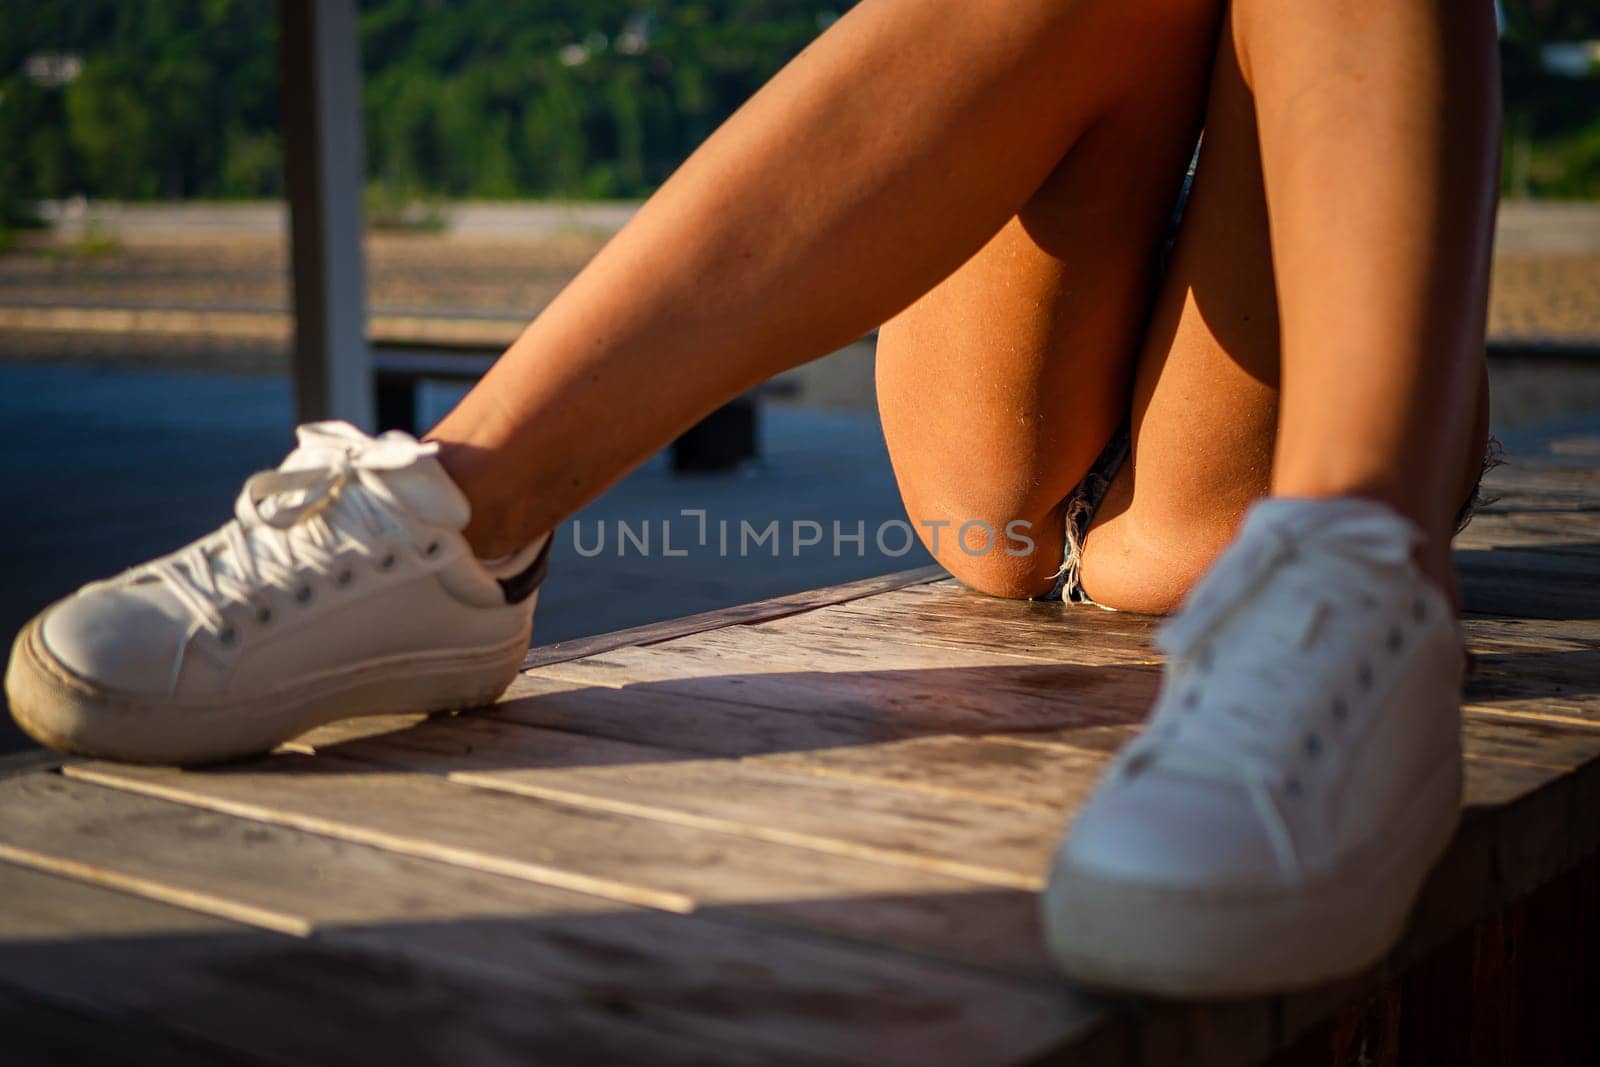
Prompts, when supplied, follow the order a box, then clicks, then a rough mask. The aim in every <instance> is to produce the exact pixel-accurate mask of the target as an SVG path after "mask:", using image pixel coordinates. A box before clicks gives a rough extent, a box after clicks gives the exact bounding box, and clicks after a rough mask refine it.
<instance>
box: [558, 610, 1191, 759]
mask: <svg viewBox="0 0 1600 1067" xmlns="http://www.w3.org/2000/svg"><path fill="white" fill-rule="evenodd" d="M768 642H771V644H772V646H777V645H778V644H779V643H778V642H775V641H772V639H771V638H769V637H766V636H764V635H762V634H759V633H754V632H749V631H741V632H737V633H718V634H700V635H696V636H695V637H692V638H685V639H683V640H682V641H675V642H672V643H670V644H667V645H657V646H652V647H649V648H629V649H618V650H616V651H614V652H609V653H605V654H604V655H600V656H594V657H591V658H589V659H585V660H578V661H573V662H569V663H561V664H556V665H553V666H551V667H548V668H544V669H543V670H540V671H538V672H537V677H539V678H545V679H560V680H563V681H568V682H581V683H588V684H591V685H598V686H613V687H616V686H624V685H625V686H629V687H630V688H632V689H642V688H649V689H653V690H655V689H658V690H660V691H662V692H668V693H671V694H673V695H675V696H682V697H684V698H690V699H698V700H720V701H723V702H731V703H739V704H744V705H749V706H753V707H760V708H770V709H775V710H784V711H791V712H800V713H803V714H807V715H811V714H817V713H819V712H826V713H828V714H830V715H840V716H848V717H854V718H861V719H865V720H867V721H868V722H871V723H873V724H875V725H878V726H881V728H882V729H884V730H885V731H887V732H888V733H890V734H898V735H900V736H904V735H905V734H906V733H907V732H911V731H916V732H920V733H997V732H1005V731H1010V730H1042V729H1052V728H1061V727H1065V726H1073V725H1095V724H1105V723H1110V722H1118V721H1125V720H1126V719H1127V718H1128V717H1129V716H1130V715H1134V714H1142V713H1143V712H1144V710H1145V709H1146V708H1148V706H1149V703H1150V700H1151V698H1152V696H1153V695H1154V693H1155V689H1156V685H1157V683H1158V681H1159V675H1158V673H1157V671H1156V670H1155V669H1154V668H1153V667H1144V666H1129V665H1117V666H1100V665H1095V666H1089V665H1081V664H1072V663H1061V664H1052V663H1042V662H1040V663H1035V662H1022V661H1018V660H1016V659H1012V658H1009V657H1008V658H1001V657H996V656H993V655H990V654H987V653H980V652H974V653H970V654H965V655H963V654H961V653H957V652H954V651H952V650H948V649H931V648H926V647H921V646H915V645H910V644H907V643H902V642H896V641H889V640H871V639H863V640H861V641H860V642H858V643H857V645H856V647H854V648H849V647H845V646H844V645H843V644H842V643H841V644H840V645H839V646H837V647H831V648H827V649H818V648H816V646H815V645H814V644H813V643H810V642H808V643H807V644H806V646H805V647H804V648H803V649H799V648H794V647H793V646H792V645H791V646H790V647H791V648H792V649H793V650H792V651H787V652H785V651H781V650H778V649H777V648H776V647H775V648H774V651H773V652H772V654H771V655H764V649H765V648H767V647H769V646H768ZM813 653H814V654H813Z"/></svg>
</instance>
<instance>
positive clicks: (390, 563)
mask: <svg viewBox="0 0 1600 1067" xmlns="http://www.w3.org/2000/svg"><path fill="white" fill-rule="evenodd" d="M394 565H395V555H394V553H393V552H385V553H384V554H383V558H382V559H380V560H378V569H379V570H380V571H390V570H394Z"/></svg>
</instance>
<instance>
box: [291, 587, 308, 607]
mask: <svg viewBox="0 0 1600 1067" xmlns="http://www.w3.org/2000/svg"><path fill="white" fill-rule="evenodd" d="M294 598H295V600H297V601H299V602H300V603H302V604H309V603H311V587H310V586H309V585H302V586H301V587H300V588H299V589H296V590H295V591H294Z"/></svg>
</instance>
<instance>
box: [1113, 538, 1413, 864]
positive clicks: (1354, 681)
mask: <svg viewBox="0 0 1600 1067" xmlns="http://www.w3.org/2000/svg"><path fill="white" fill-rule="evenodd" d="M1358 509H1359V506H1358ZM1297 518H1298V516H1296V515H1294V514H1293V513H1292V512H1288V513H1285V512H1283V511H1281V510H1280V511H1278V512H1277V513H1276V514H1274V513H1273V512H1271V511H1269V512H1267V513H1266V514H1264V515H1263V516H1262V517H1261V518H1260V519H1258V520H1257V521H1255V522H1252V523H1251V524H1250V528H1249V529H1248V530H1247V534H1248V536H1241V539H1240V543H1239V544H1238V545H1237V546H1236V547H1235V548H1233V549H1230V550H1229V551H1228V552H1227V553H1225V554H1224V555H1223V556H1222V557H1221V559H1219V560H1218V563H1217V565H1216V567H1215V568H1214V569H1213V570H1212V572H1211V573H1210V574H1208V575H1207V576H1206V578H1205V579H1204V581H1202V582H1201V583H1200V585H1199V586H1197V587H1196V589H1195V590H1194V593H1193V594H1192V596H1191V598H1190V600H1189V602H1188V604H1186V605H1185V607H1184V608H1183V610H1182V611H1181V613H1179V614H1178V615H1177V616H1175V617H1174V618H1172V619H1171V620H1170V621H1168V622H1167V623H1166V624H1164V625H1163V626H1162V628H1161V630H1160V631H1159V633H1158V635H1157V642H1158V644H1159V645H1160V647H1161V648H1162V650H1163V651H1165V652H1166V653H1167V655H1168V657H1169V661H1168V667H1167V676H1166V679H1165V686H1164V689H1163V695H1162V700H1161V705H1160V708H1159V710H1158V712H1157V714H1156V715H1155V716H1154V718H1153V719H1152V722H1151V724H1150V726H1149V728H1147V729H1146V731H1145V732H1144V733H1143V734H1141V735H1140V737H1139V738H1138V739H1137V740H1135V741H1134V742H1133V743H1132V744H1131V745H1130V746H1129V747H1128V750H1127V757H1126V762H1125V766H1127V767H1129V768H1130V769H1131V770H1134V771H1137V770H1138V769H1140V768H1142V767H1145V766H1153V765H1159V766H1164V767H1167V768H1170V769H1172V770H1175V771H1178V772H1179V773H1182V774H1186V775H1191V776H1194V777H1197V778H1203V779H1208V780H1211V781H1215V782H1219V783H1222V784H1224V785H1228V786H1232V787H1238V788H1242V789H1244V790H1245V791H1246V792H1247V793H1248V795H1249V796H1250V797H1251V800H1252V804H1253V806H1254V807H1255V808H1256V809H1257V811H1258V812H1259V814H1260V815H1261V817H1262V821H1263V823H1264V824H1265V825H1266V827H1267V828H1268V832H1269V834H1270V835H1271V836H1272V838H1273V843H1274V848H1275V851H1277V852H1278V854H1279V856H1280V858H1281V859H1282V860H1283V861H1284V862H1285V863H1287V864H1290V865H1291V866H1292V865H1294V864H1295V862H1296V861H1295V856H1294V853H1295V849H1294V847H1293V842H1292V840H1291V837H1290V834H1289V830H1288V827H1287V825H1286V822H1285V820H1284V818H1283V814H1282V812H1281V811H1279V809H1278V802H1277V799H1276V798H1277V797H1278V796H1280V795H1281V794H1283V793H1285V792H1288V793H1295V792H1298V790H1299V788H1300V783H1299V781H1298V779H1297V777H1296V774H1295V771H1294V768H1296V767H1297V766H1300V765H1301V762H1302V761H1303V760H1305V759H1306V758H1308V757H1309V758H1316V757H1317V756H1318V755H1319V754H1320V753H1321V751H1322V749H1323V746H1324V745H1325V744H1326V743H1327V739H1328V737H1329V733H1330V731H1332V730H1335V729H1338V728H1339V727H1340V726H1341V725H1342V724H1343V721H1344V720H1345V719H1346V718H1347V717H1348V716H1349V715H1350V713H1351V711H1352V707H1353V704H1354V700H1353V699H1352V696H1353V694H1356V693H1358V692H1359V691H1360V690H1362V689H1364V688H1366V687H1368V686H1370V685H1371V684H1372V682H1373V678H1372V670H1373V668H1372V666H1371V664H1370V663H1369V662H1368V661H1367V659H1366V658H1365V655H1366V652H1367V649H1368V648H1369V647H1370V646H1371V644H1372V642H1371V641H1370V639H1369V636H1368V635H1369V634H1370V631H1369V630H1368V629H1366V627H1367V626H1368V625H1370V623H1369V621H1368V620H1367V619H1365V618H1361V617H1360V616H1363V615H1366V614H1368V613H1369V612H1370V611H1371V610H1372V609H1373V607H1375V606H1376V605H1377V604H1378V602H1379V594H1380V593H1381V592H1382V590H1381V589H1380V588H1378V586H1377V582H1378V581H1380V580H1381V578H1380V577H1379V576H1381V575H1382V574H1383V573H1384V572H1388V573H1390V574H1393V573H1395V570H1394V569H1395V568H1399V567H1404V566H1405V565H1407V564H1408V562H1409V560H1410V554H1411V550H1412V544H1413V539H1412V536H1411V532H1410V531H1409V530H1408V529H1407V528H1406V526H1405V525H1403V524H1402V523H1401V522H1400V520H1398V519H1397V518H1395V517H1393V516H1392V515H1385V514H1382V513H1370V514H1368V515H1362V514H1360V513H1359V510H1358V513H1357V514H1355V515H1351V516H1344V517H1341V518H1340V519H1339V521H1336V522H1332V523H1328V524H1327V525H1325V526H1322V527H1310V526H1309V525H1307V524H1305V523H1300V522H1296V521H1294V520H1295V519H1297ZM1284 519H1288V520H1289V521H1282V520H1284ZM1351 562H1355V563H1359V564H1364V566H1356V567H1351V566H1349V563H1351ZM1290 564H1293V565H1294V569H1293V572H1292V573H1285V571H1286V569H1287V568H1288V567H1289V566H1290ZM1374 565H1376V567H1374ZM1375 571H1376V574H1375V573H1374V572H1375ZM1267 601H1270V603H1267ZM1263 610H1266V611H1269V612H1270V613H1271V618H1270V625H1265V624H1264V623H1265V622H1267V621H1268V620H1266V619H1259V620H1251V619H1250V618H1249V616H1250V614H1251V613H1252V612H1253V611H1254V612H1260V611H1263ZM1224 637H1225V638H1226V640H1227V641H1228V642H1229V643H1230V644H1231V643H1237V642H1240V641H1241V640H1243V641H1248V642H1249V648H1248V650H1247V652H1246V654H1244V655H1239V654H1238V652H1237V651H1234V654H1233V655H1229V656H1228V657H1227V662H1226V663H1225V664H1219V663H1217V660H1218V658H1219V657H1218V651H1219V649H1218V643H1219V640H1220V639H1223V638H1224ZM1230 650H1231V649H1230Z"/></svg>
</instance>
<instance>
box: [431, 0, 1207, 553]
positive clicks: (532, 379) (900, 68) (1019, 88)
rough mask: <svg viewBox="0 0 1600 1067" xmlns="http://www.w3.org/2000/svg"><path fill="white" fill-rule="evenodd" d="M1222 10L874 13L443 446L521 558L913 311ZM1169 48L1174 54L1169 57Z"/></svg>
mask: <svg viewBox="0 0 1600 1067" xmlns="http://www.w3.org/2000/svg"><path fill="white" fill-rule="evenodd" d="M1211 17H1212V5H1211V4H1209V3H1206V2H1202V0H1143V2H1139V3H1125V2H1121V0H1072V2H1066V0H1026V2H1018V3H1008V4H998V5H989V4H971V3H967V2H965V0H937V2H929V0H867V2H866V3H863V4H861V5H859V6H858V7H856V8H854V9H853V10H852V11H851V12H850V13H849V14H848V15H846V16H845V17H844V18H842V19H840V20H839V22H838V23H837V24H836V25H835V26H834V27H833V28H832V29H830V30H829V31H828V32H827V33H825V34H824V35H823V36H822V37H821V38H819V39H818V40H817V41H816V42H815V43H814V44H813V45H812V46H811V47H810V48H808V49H807V50H806V51H805V52H803V53H802V54H801V55H800V56H799V57H798V58H797V59H796V60H795V61H794V62H793V63H792V64H790V66H789V67H787V68H786V69H785V70H784V71H783V72H782V73H780V74H779V75H778V77H777V78H775V79H774V80H773V81H772V82H771V83H770V84H769V85H768V86H767V87H766V88H765V89H763V90H762V91H761V92H760V93H759V94H757V95H756V97H755V98H753V99H752V100H751V101H750V102H749V104H747V105H746V106H745V107H744V108H743V109H741V110H740V112H739V113H738V114H736V115H735V116H734V117H733V118H732V119H731V120H730V121H729V122H728V123H727V124H726V125H725V126H724V127H723V128H722V129H721V130H719V131H718V132H717V133H716V134H715V135H714V136H713V137H712V138H711V139H710V140H709V141H708V142H707V143H706V144H705V145H704V146H703V147H702V148H701V150H700V151H698V152H697V153H696V154H695V155H694V156H693V157H692V158H691V159H690V160H689V161H688V162H687V163H686V164H685V165H684V166H683V168H682V169H681V170H680V171H679V172H678V173H677V174H676V175H674V177H673V178H672V179H671V180H670V181H669V182H668V183H667V184H666V185H665V186H664V187H663V188H662V189H661V191H660V192H659V193H657V195H656V196H655V197H653V198H652V199H651V200H650V202H649V203H647V204H646V205H645V207H644V209H643V210H642V211H641V212H640V213H639V215H638V217H637V218H636V219H634V220H633V222H632V223H630V224H629V226H628V227H627V228H626V229H625V230H624V231H623V232H622V233H621V234H619V235H618V237H617V238H616V239H615V240H614V241H613V242H612V243H611V244H610V245H609V246H608V247H607V248H606V249H605V250H604V251H603V252H602V253H601V254H600V255H599V256H598V257H596V259H595V260H594V262H593V263H591V264H590V266H589V267H588V268H587V269H586V270H585V271H584V272H583V273H582V274H581V275H580V276H579V277H578V278H577V279H576V280H575V281H574V282H573V284H572V285H571V286H570V287H569V288H568V289H567V290H566V291H565V292H564V293H563V294H562V295H561V296H560V297H559V298H558V299H557V300H556V301H555V302H554V303H553V304H552V305H551V306H550V307H549V308H548V309H546V311H545V312H544V313H543V314H542V315H540V316H539V318H538V319H537V320H536V321H535V322H534V323H533V324H532V325H531V326H530V327H529V328H528V330H527V331H526V332H525V333H524V334H523V336H522V337H521V339H519V340H518V342H517V343H516V344H515V345H513V346H512V348H511V350H510V351H509V352H508V353H507V355H506V357H505V358H504V359H502V360H501V361H500V363H499V364H497V365H496V366H495V368H494V369H493V370H491V371H490V373H489V374H488V376H487V377H485V379H484V380H483V382H481V383H480V384H479V386H478V387H477V388H476V389H475V390H474V391H473V392H472V393H471V394H470V395H469V396H468V397H467V399H466V400H464V401H463V402H462V404H461V405H460V406H458V407H457V408H456V410H455V411H453V412H452V413H451V414H450V415H449V416H448V417H447V418H446V419H445V420H444V421H443V422H442V423H441V424H440V425H439V426H438V427H436V428H435V430H434V431H433V433H432V435H431V436H432V438H433V439H435V440H438V441H440V442H441V443H442V444H444V445H445V451H444V454H443V459H444V462H445V463H446V466H447V467H448V469H449V470H450V473H451V475H452V476H453V477H454V478H455V480H456V481H457V482H458V483H459V484H460V485H461V486H462V487H463V489H464V490H465V492H466V493H467V496H468V497H469V499H470V500H471V502H472V507H473V518H472V525H471V526H470V527H469V529H468V537H469V540H471V541H472V543H473V544H474V547H475V548H477V549H478V550H479V551H480V552H482V553H485V554H498V553H501V552H505V551H507V550H510V549H512V548H514V547H515V546H517V545H520V544H522V543H525V542H526V541H528V540H529V539H531V538H532V537H534V536H536V535H538V534H540V533H542V532H544V531H546V530H549V529H550V528H552V527H553V526H554V524H555V523H556V522H558V521H560V520H561V519H562V518H563V517H565V516H566V515H568V514H570V513H571V512H572V511H574V510H576V509H577V508H578V507H579V506H581V505H582V504H583V503H585V502H586V501H587V500H589V499H591V498H592V497H594V496H595V495H597V494H598V493H599V492H601V491H602V490H603V489H604V488H605V487H606V486H608V485H610V484H611V483H612V482H613V481H615V480H616V479H617V478H619V477H620V476H621V475H622V474H623V473H625V472H626V471H627V470H628V469H629V468H631V467H632V466H634V465H635V464H637V463H639V462H640V461H642V460H643V459H644V458H646V457H647V456H648V455H650V454H651V453H652V452H653V451H654V450H656V449H657V448H659V447H661V446H662V445H663V444H665V443H666V442H667V441H668V440H670V439H671V438H672V437H673V436H674V434H676V433H677V432H679V431H681V430H682V429H684V428H685V427H687V426H688V425H690V424H692V423H693V422H694V421H695V419H697V418H698V417H700V416H701V415H703V414H705V413H706V412H707V411H709V410H711V409H712V408H714V407H715V406H716V405H717V404H718V403H720V402H721V401H723V400H725V399H726V398H727V397H729V396H732V395H734V394H736V393H738V392H739V391H741V390H742V389H744V388H746V387H748V386H750V385H751V384H753V383H755V382H758V381H760V380H762V379H764V378H766V377H769V376H770V375H772V374H774V373H776V372H777V371H780V370H782V369H784V368H786V367H789V366H792V365H794V364H796V363H799V362H803V361H805V360H808V359H812V358H815V357H817V356H819V355H822V354H823V353H825V352H827V351H830V350H831V349H832V348H834V347H837V346H838V345H840V344H843V343H845V342H847V341H849V340H850V339H852V338H853V337H856V336H859V335H860V334H861V333H863V332H864V331H866V330H867V329H869V328H871V327H872V326H874V325H877V324H878V323H880V322H882V321H884V320H885V319H888V318H889V317H891V316H892V315H894V314H895V313H896V312H898V311H900V310H901V309H902V308H904V307H905V306H906V305H907V304H909V303H910V302H911V301H912V300H913V299H915V298H916V297H917V296H918V295H920V294H921V293H922V292H924V291H925V290H927V289H928V288H930V287H931V286H933V285H934V284H936V283H937V282H938V281H939V280H940V279H942V278H943V277H945V276H946V275H947V274H949V273H950V272H951V271H952V270H954V269H955V268H956V267H957V266H958V265H959V264H960V263H961V262H962V261H964V260H965V259H967V258H968V257H969V256H970V255H971V254H972V253H973V252H975V251H977V249H978V248H979V247H981V246H982V245H983V244H984V242H986V241H987V240H988V239H989V238H990V237H991V236H993V234H994V233H995V232H996V231H997V230H999V228H1000V227H1001V225H1002V224H1004V222H1005V221H1006V220H1007V219H1008V218H1010V217H1012V216H1013V215H1015V214H1016V213H1017V212H1018V211H1019V210H1020V209H1021V208H1022V206H1023V205H1024V204H1025V203H1026V202H1027V200H1028V199H1029V197H1030V196H1032V194H1033V193H1034V191H1035V190H1036V189H1037V188H1038V187H1039V185H1040V184H1041V183H1042V182H1043V181H1044V180H1045V178H1046V177H1047V176H1048V175H1049V174H1050V172H1051V171H1052V170H1053V169H1054V167H1055V166H1056V164H1057V162H1058V161H1059V160H1060V159H1061V156H1062V154H1063V153H1064V152H1065V150H1066V149H1067V147H1068V146H1070V145H1072V144H1073V143H1074V142H1075V141H1077V140H1078V138H1079V137H1080V136H1081V135H1082V134H1083V132H1084V131H1085V130H1086V129H1087V128H1088V126H1089V125H1090V123H1091V122H1092V121H1093V120H1094V118H1095V116H1098V115H1102V114H1105V113H1107V112H1108V110H1110V108H1111V106H1112V105H1113V103H1114V102H1115V101H1117V100H1118V99H1121V98H1122V97H1124V96H1125V95H1126V93H1127V89H1128V87H1129V86H1130V85H1133V84H1136V83H1137V82H1138V81H1140V80H1141V79H1145V78H1147V77H1148V76H1149V72H1148V71H1146V70H1145V69H1144V66H1143V64H1141V63H1139V62H1137V61H1135V60H1133V59H1131V58H1130V57H1135V56H1141V55H1147V54H1150V52H1151V51H1152V42H1159V41H1162V40H1165V39H1167V37H1168V36H1169V35H1172V34H1185V35H1187V34H1192V33H1193V32H1194V31H1193V29H1192V26H1193V24H1194V23H1195V22H1196V21H1197V20H1200V21H1209V20H1210V19H1211ZM1155 51H1156V54H1160V53H1161V50H1160V49H1156V50H1155Z"/></svg>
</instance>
